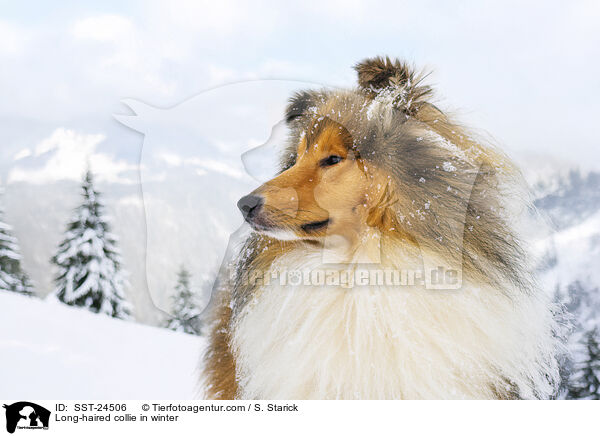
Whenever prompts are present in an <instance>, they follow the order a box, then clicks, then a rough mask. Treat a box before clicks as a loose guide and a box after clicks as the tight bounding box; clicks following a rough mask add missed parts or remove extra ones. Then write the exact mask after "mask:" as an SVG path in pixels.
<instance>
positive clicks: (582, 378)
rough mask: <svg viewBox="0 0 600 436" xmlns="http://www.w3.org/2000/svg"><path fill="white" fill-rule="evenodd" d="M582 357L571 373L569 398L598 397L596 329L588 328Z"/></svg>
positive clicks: (599, 372) (599, 363)
mask: <svg viewBox="0 0 600 436" xmlns="http://www.w3.org/2000/svg"><path fill="white" fill-rule="evenodd" d="M582 345H584V347H583V348H584V358H583V359H582V360H581V361H580V362H579V363H577V364H576V365H575V368H574V371H573V373H572V375H571V383H570V386H569V396H568V398H571V399H581V400H599V399H600V345H599V344H598V329H597V328H593V329H592V330H589V331H588V332H587V333H586V334H585V337H584V343H583V344H582Z"/></svg>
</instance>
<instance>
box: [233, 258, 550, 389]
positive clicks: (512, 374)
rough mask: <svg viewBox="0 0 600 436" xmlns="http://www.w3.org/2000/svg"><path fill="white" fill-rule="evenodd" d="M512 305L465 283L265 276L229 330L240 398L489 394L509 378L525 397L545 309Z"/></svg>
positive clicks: (302, 261)
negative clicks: (346, 283)
mask: <svg viewBox="0 0 600 436" xmlns="http://www.w3.org/2000/svg"><path fill="white" fill-rule="evenodd" d="M273 268H275V269H279V270H281V269H282V268H288V269H289V270H302V269H305V268H308V269H311V270H312V269H315V268H323V266H322V265H321V256H320V253H305V252H302V253H298V252H297V253H294V252H292V253H290V254H287V255H285V257H283V258H281V259H280V260H279V261H278V262H277V264H275V265H274V266H273ZM514 303H515V301H514V300H511V299H508V298H507V297H505V296H503V295H502V293H500V292H498V291H495V290H490V289H485V290H484V289H477V288H476V287H473V286H464V287H463V289H462V290H457V291H439V290H426V289H423V288H421V287H415V286H413V287H408V286H404V287H383V286H366V287H357V286H355V287H354V288H352V289H347V288H343V287H340V286H338V287H329V288H327V287H318V286H311V285H304V284H301V285H298V286H291V285H289V284H288V285H286V286H281V285H280V284H279V282H278V281H277V280H274V281H272V282H271V283H270V284H269V285H266V286H264V287H263V288H262V289H260V290H259V291H258V292H257V293H256V296H255V298H254V300H253V301H251V302H250V303H248V305H247V306H246V307H245V308H244V311H243V312H242V313H241V314H240V316H239V317H238V318H237V320H236V322H235V323H234V325H233V335H232V345H233V350H234V353H235V358H236V366H237V372H238V378H239V395H240V397H241V398H253V399H334V398H345V399H352V398H356V399H359V398H360V399H370V398H372V399H374V398H378V399H392V398H395V399H403V398H407V399H415V398H435V399H443V398H493V397H494V396H495V392H506V391H507V390H508V389H509V387H508V386H507V383H506V381H507V380H511V383H512V384H513V388H515V387H516V388H517V389H518V391H519V393H520V395H522V396H525V397H528V396H533V392H532V391H531V388H530V387H531V385H532V383H531V381H532V377H533V378H535V377H538V374H539V366H538V365H539V355H540V353H543V349H544V347H545V346H546V345H548V346H550V345H549V344H545V343H541V344H540V343H539V342H538V341H539V339H540V338H544V337H546V336H547V332H545V331H543V329H544V328H545V326H546V324H545V323H544V322H543V320H541V319H540V318H539V317H544V314H545V312H546V310H547V309H546V308H545V307H540V308H538V307H536V305H535V304H533V303H532V302H531V301H521V302H519V304H518V305H517V306H516V307H515V304H514ZM538 309H539V310H538ZM536 316H537V317H538V318H537V319H532V318H531V317H536ZM540 347H541V348H540ZM534 385H535V383H534Z"/></svg>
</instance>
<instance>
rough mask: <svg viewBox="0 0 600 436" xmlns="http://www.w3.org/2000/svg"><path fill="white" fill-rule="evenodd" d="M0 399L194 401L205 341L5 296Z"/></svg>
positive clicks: (0, 322) (0, 307)
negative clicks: (199, 363)
mask: <svg viewBox="0 0 600 436" xmlns="http://www.w3.org/2000/svg"><path fill="white" fill-rule="evenodd" d="M0 332H1V333H0V397H2V398H6V399H11V398H12V399H15V400H17V399H27V400H35V399H55V400H63V399H64V400H67V399H73V400H76V399H81V400H83V399H86V400H111V399H114V400H117V399H118V400H123V399H193V398H198V397H199V393H198V387H197V385H198V380H199V370H198V362H199V359H200V354H201V352H202V349H203V347H204V339H202V338H199V337H197V336H192V335H187V334H183V333H175V332H172V331H169V330H165V329H159V328H156V327H149V326H145V325H141V324H135V323H133V322H125V321H120V320H116V319H113V318H109V317H106V316H103V315H95V314H93V313H90V312H88V311H85V310H81V309H76V308H71V307H68V306H65V305H64V304H61V303H59V302H56V301H52V302H50V301H44V300H39V299H37V298H27V297H23V296H20V295H17V294H13V293H10V292H4V291H1V292H0Z"/></svg>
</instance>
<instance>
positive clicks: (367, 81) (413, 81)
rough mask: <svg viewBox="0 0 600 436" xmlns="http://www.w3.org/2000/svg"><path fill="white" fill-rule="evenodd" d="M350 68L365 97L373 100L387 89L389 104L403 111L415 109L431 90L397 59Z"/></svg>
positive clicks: (372, 60) (378, 60)
mask: <svg viewBox="0 0 600 436" xmlns="http://www.w3.org/2000/svg"><path fill="white" fill-rule="evenodd" d="M354 69H355V70H356V72H357V73H358V84H359V86H360V87H361V88H362V90H363V91H364V92H365V93H366V94H367V95H369V96H370V97H371V98H374V97H375V96H377V95H378V94H379V93H380V92H382V91H383V90H389V91H390V94H391V95H392V96H393V97H394V98H393V99H392V104H393V105H394V106H395V107H396V108H397V109H401V110H403V111H405V112H414V111H415V110H418V107H419V105H420V104H421V103H422V102H423V101H424V100H425V98H426V97H428V96H429V95H431V93H432V90H431V87H429V86H426V85H422V84H421V81H422V80H423V78H424V76H423V75H421V74H420V73H418V72H416V71H415V70H414V69H413V68H412V67H410V66H409V65H408V64H407V63H405V62H402V61H400V60H398V59H395V60H391V59H390V58H389V57H387V56H386V57H385V58H383V57H379V56H378V57H375V58H370V59H365V60H364V61H362V62H359V63H358V64H356V65H355V67H354ZM411 105H413V106H412V107H411Z"/></svg>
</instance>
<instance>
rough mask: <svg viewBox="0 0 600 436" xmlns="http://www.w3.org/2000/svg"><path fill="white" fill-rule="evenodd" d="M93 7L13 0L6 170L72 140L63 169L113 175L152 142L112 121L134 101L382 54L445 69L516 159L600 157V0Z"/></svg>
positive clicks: (445, 97)
mask: <svg viewBox="0 0 600 436" xmlns="http://www.w3.org/2000/svg"><path fill="white" fill-rule="evenodd" d="M90 3H91V2H88V4H83V2H77V1H63V2H60V3H56V2H42V1H39V2H28V1H20V2H9V1H0V65H2V68H1V69H0V95H1V96H2V98H1V99H0V119H1V120H2V129H0V141H1V144H2V147H1V150H2V151H0V159H1V160H0V175H2V179H3V180H5V178H6V176H7V174H8V171H9V169H10V168H13V169H14V166H19V165H26V164H27V162H28V161H27V159H26V158H27V157H28V156H29V157H31V156H33V157H35V156H41V155H43V154H44V153H46V152H48V150H59V149H61V150H62V156H63V159H62V160H61V159H59V162H58V163H57V165H58V166H57V167H56V168H54V174H55V175H56V177H60V174H61V172H63V169H64V168H65V167H66V166H69V165H75V164H76V163H74V162H75V161H77V162H81V161H82V159H84V157H85V156H88V155H90V154H93V155H94V160H98V162H99V164H98V165H102V166H104V167H106V170H107V171H108V172H109V173H111V174H113V175H114V177H117V176H118V173H119V172H120V171H122V170H128V169H130V164H132V163H135V157H136V156H137V153H138V149H139V145H140V143H141V142H140V138H139V135H137V134H135V133H133V132H131V131H129V130H128V129H127V128H126V127H124V126H121V125H119V124H118V123H117V122H116V121H115V120H114V119H113V118H112V114H115V113H124V112H126V111H127V110H126V109H125V108H124V107H123V105H121V104H120V103H119V101H120V100H121V99H123V98H135V99H139V100H141V101H144V102H147V103H149V104H152V105H155V106H160V107H168V106H172V105H175V104H177V103H179V102H181V101H183V100H185V99H187V98H189V97H191V96H193V95H196V94H198V93H199V92H201V91H203V90H205V89H207V88H212V87H215V86H217V85H221V84H226V83H231V82H236V81H240V80H246V79H256V78H258V79H263V78H278V79H297V80H304V81H309V82H317V83H323V84H327V85H342V86H343V85H351V84H353V83H354V82H355V77H354V72H353V70H352V69H351V66H352V65H353V64H355V63H356V62H357V61H358V60H360V59H362V58H364V57H366V56H372V55H376V54H388V55H390V56H399V57H403V58H405V59H407V60H409V61H410V62H413V63H414V64H415V65H417V66H419V67H423V68H426V69H431V70H433V74H432V75H431V76H430V82H431V83H432V84H434V85H435V86H436V87H437V89H438V96H439V98H438V102H439V104H440V105H441V106H442V107H446V108H451V109H455V110H457V112H458V114H459V115H460V116H461V117H462V118H463V119H465V120H466V121H467V122H468V124H471V125H474V126H475V127H477V128H481V129H485V130H486V131H487V132H489V133H490V134H491V135H492V136H493V137H494V138H495V139H496V140H498V141H499V142H500V143H501V144H502V145H503V146H505V148H506V149H507V150H508V151H509V152H510V153H513V154H514V155H516V156H529V157H531V156H533V157H536V156H537V157H538V158H540V159H541V158H542V157H546V158H548V157H551V158H553V159H554V160H555V161H556V162H559V163H564V162H575V163H579V164H582V165H584V166H596V165H597V162H599V161H600V159H599V158H600V147H599V146H598V145H599V144H598V139H597V137H596V136H595V131H594V128H593V127H594V126H595V124H596V119H597V117H598V116H599V115H600V110H599V109H600V104H599V102H598V95H599V90H600V80H599V77H600V56H598V55H599V54H600V53H599V51H600V50H599V49H598V47H600V32H599V31H598V23H599V22H600V3H598V2H597V1H593V0H590V1H569V2H566V1H531V2H523V1H515V2H512V1H506V0H505V1H498V2H485V1H464V2H442V1H439V2H431V1H418V2H416V1H406V2H400V1H397V2H389V3H386V2H378V1H369V2H366V1H365V2H361V1H352V0H343V1H342V0H339V1H338V0H336V1H323V0H320V1H303V2H296V3H297V4H292V3H289V4H287V5H283V3H282V2H261V1H254V2H241V1H240V2H233V1H229V0H225V1H218V2H216V1H212V0H211V1H177V0H175V1H170V2H168V3H167V2H159V1H155V2H153V1H143V2H142V1H132V2H122V1H104V2H95V3H96V4H90ZM459 3H460V5H459ZM75 155H77V156H75ZM15 156H16V157H17V158H18V159H17V160H15ZM530 161H532V162H535V159H530ZM29 165H34V164H33V163H31V162H30V163H29ZM61 165H62V166H61Z"/></svg>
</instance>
